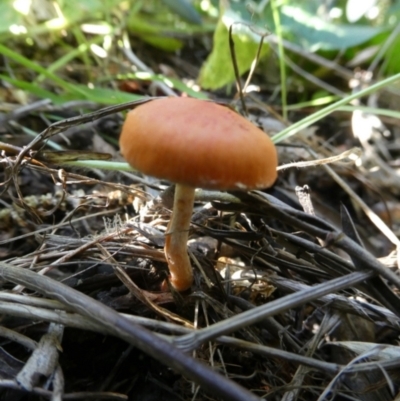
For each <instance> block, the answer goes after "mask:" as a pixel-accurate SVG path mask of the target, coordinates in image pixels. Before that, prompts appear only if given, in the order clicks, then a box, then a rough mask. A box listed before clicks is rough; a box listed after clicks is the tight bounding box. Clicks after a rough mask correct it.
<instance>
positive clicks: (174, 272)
mask: <svg viewBox="0 0 400 401" xmlns="http://www.w3.org/2000/svg"><path fill="white" fill-rule="evenodd" d="M193 202H194V188H192V187H189V186H186V185H180V184H177V185H176V187H175V198H174V207H173V210H172V216H171V220H170V222H169V224H168V228H167V233H166V238H165V247H164V252H165V257H166V258H167V261H168V267H169V272H170V282H171V284H172V286H173V287H174V288H175V289H176V290H177V291H185V290H187V289H189V288H190V286H191V285H192V283H193V270H192V266H191V264H190V259H189V255H188V253H187V241H188V236H189V228H190V220H191V218H192V212H193Z"/></svg>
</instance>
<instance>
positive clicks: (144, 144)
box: [119, 97, 278, 291]
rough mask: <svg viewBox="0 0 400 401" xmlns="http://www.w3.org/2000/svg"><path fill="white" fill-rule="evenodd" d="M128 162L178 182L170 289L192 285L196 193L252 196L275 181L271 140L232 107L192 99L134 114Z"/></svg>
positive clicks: (126, 131) (125, 138)
mask: <svg viewBox="0 0 400 401" xmlns="http://www.w3.org/2000/svg"><path fill="white" fill-rule="evenodd" d="M119 143H120V148H121V153H122V155H123V156H124V158H125V160H126V161H127V162H128V163H129V164H130V165H131V166H132V167H133V168H135V169H137V170H139V171H141V172H142V173H144V174H147V175H151V176H154V177H158V178H163V179H166V180H169V181H171V182H174V183H175V184H176V187H175V197H174V205H173V211H172V216H171V220H170V222H169V224H168V228H167V232H166V240H165V248H164V252H165V256H166V259H167V261H168V267H169V272H170V278H169V280H170V283H171V284H172V286H173V287H174V288H175V289H176V290H177V291H185V290H187V289H189V288H190V286H191V285H192V282H193V271H192V267H191V264H190V259H189V256H188V253H187V240H188V235H189V228H190V220H191V216H192V212H193V203H194V194H195V188H196V187H197V188H204V189H218V190H250V189H257V188H258V189H260V188H267V187H270V186H271V185H272V184H273V183H274V182H275V180H276V177H277V172H276V167H277V163H278V160H277V153H276V149H275V146H274V144H273V143H272V141H271V139H270V138H269V137H268V135H267V134H265V133H264V132H263V131H261V130H260V129H259V128H257V127H256V126H255V125H253V124H252V123H250V122H249V121H248V120H246V119H245V118H244V117H242V116H241V115H239V114H237V113H236V112H234V111H233V110H231V109H230V108H228V107H225V106H222V105H219V104H216V103H213V102H209V101H205V100H198V99H192V98H173V97H171V98H159V99H155V100H152V101H149V102H147V103H144V104H142V105H140V106H138V107H136V108H135V109H134V110H132V111H130V112H129V113H128V115H127V117H126V120H125V123H124V125H123V128H122V133H121V136H120V140H119Z"/></svg>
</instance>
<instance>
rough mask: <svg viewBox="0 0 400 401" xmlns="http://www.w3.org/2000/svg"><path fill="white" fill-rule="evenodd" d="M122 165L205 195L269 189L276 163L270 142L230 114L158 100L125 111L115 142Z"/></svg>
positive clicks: (198, 103) (191, 102)
mask: <svg viewBox="0 0 400 401" xmlns="http://www.w3.org/2000/svg"><path fill="white" fill-rule="evenodd" d="M120 147H121V152H122V154H123V156H124V158H125V160H126V161H127V162H128V163H129V164H130V165H131V166H132V167H133V168H135V169H137V170H140V171H141V172H143V173H144V174H147V175H151V176H154V177H158V178H163V179H167V180H169V181H171V182H174V183H178V184H184V185H189V186H192V187H200V188H206V189H220V190H228V189H240V190H248V189H256V188H267V187H270V186H271V185H272V184H273V183H274V181H275V180H276V177H277V172H276V167H277V164H278V158H277V153H276V149H275V146H274V144H273V142H272V141H271V139H270V138H269V137H268V135H267V134H265V133H264V132H263V131H262V130H260V129H259V128H257V127H256V126H255V125H253V124H252V123H250V122H249V121H247V120H246V119H245V118H243V117H242V116H241V115H239V114H237V113H235V112H234V111H232V110H231V109H229V108H227V107H224V106H221V105H218V104H215V103H212V102H208V101H204V100H198V99H192V98H172V97H171V98H162V99H156V100H153V101H150V102H148V103H145V104H143V105H141V106H138V107H136V108H135V109H134V110H132V111H130V112H129V113H128V115H127V117H126V120H125V123H124V125H123V128H122V133H121V136H120Z"/></svg>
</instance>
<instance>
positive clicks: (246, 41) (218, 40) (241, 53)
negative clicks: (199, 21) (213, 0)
mask: <svg viewBox="0 0 400 401" xmlns="http://www.w3.org/2000/svg"><path fill="white" fill-rule="evenodd" d="M234 22H235V26H234V29H233V35H232V37H233V41H234V44H235V56H236V61H237V65H238V69H239V74H240V75H242V74H244V73H245V72H247V71H248V70H249V69H250V67H251V63H252V62H253V60H254V59H255V57H256V55H257V49H258V46H259V42H260V40H261V37H260V35H257V34H256V33H254V32H253V31H251V30H250V29H249V27H248V26H247V25H243V24H236V22H242V19H241V18H240V16H239V15H238V14H236V13H235V12H234V11H233V10H227V11H226V12H225V13H224V14H223V16H222V18H220V20H219V22H218V24H217V28H216V30H215V32H214V45H213V49H212V52H211V54H210V55H209V57H208V58H207V60H206V62H205V63H204V64H203V66H202V68H201V71H200V76H199V82H200V85H201V87H202V88H204V89H218V88H221V87H222V86H224V85H227V84H230V83H232V82H234V81H235V72H234V69H233V64H232V58H231V53H230V49H229V26H230V25H231V24H232V23H234ZM268 49H269V47H268V45H266V44H264V45H263V48H262V52H261V56H263V55H265V54H266V53H267V51H268Z"/></svg>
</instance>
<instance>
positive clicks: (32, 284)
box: [0, 263, 260, 401]
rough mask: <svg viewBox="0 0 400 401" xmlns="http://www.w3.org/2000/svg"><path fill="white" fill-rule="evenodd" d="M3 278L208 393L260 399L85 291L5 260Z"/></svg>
mask: <svg viewBox="0 0 400 401" xmlns="http://www.w3.org/2000/svg"><path fill="white" fill-rule="evenodd" d="M0 277H1V278H2V279H3V280H5V281H11V282H13V283H15V284H20V285H24V286H26V287H27V288H29V289H31V290H34V291H37V292H39V293H41V294H44V295H46V296H48V297H51V298H54V299H57V300H59V301H60V302H62V303H64V304H66V305H68V306H70V307H71V308H72V309H73V310H75V311H77V312H78V313H80V314H82V315H84V316H87V317H88V318H90V319H93V320H95V321H96V322H97V323H100V324H103V325H104V326H105V327H106V329H107V330H108V331H110V332H111V333H113V334H114V335H115V336H117V337H119V338H122V339H124V340H125V341H126V342H128V343H129V344H132V345H134V346H135V347H137V348H139V349H140V350H142V351H143V352H145V353H147V354H148V355H150V356H152V357H153V358H154V359H156V360H158V361H161V362H162V363H164V364H165V365H168V366H169V367H171V368H172V369H173V370H175V371H176V372H178V373H180V374H182V375H183V376H186V377H188V378H189V379H191V380H193V381H194V382H196V383H197V384H199V385H201V386H203V389H204V390H205V391H207V392H208V393H211V394H214V395H218V396H220V397H222V398H223V399H225V400H227V401H256V400H257V401H260V399H259V398H258V397H257V396H255V395H254V394H252V393H251V392H250V391H248V390H246V389H244V388H243V387H241V386H239V385H238V384H236V383H235V382H232V381H231V380H229V379H227V378H226V377H224V376H221V375H220V374H218V373H217V372H215V371H214V370H212V369H211V368H210V367H208V366H207V365H204V364H203V363H201V362H199V361H197V360H195V359H193V358H191V357H190V356H189V355H186V354H185V353H183V352H182V351H180V350H179V349H178V348H177V347H175V346H173V345H171V344H170V343H169V342H167V341H166V340H164V339H161V338H159V337H158V336H156V335H155V334H153V333H152V332H150V331H149V330H147V329H145V328H143V327H141V326H139V325H137V324H134V323H132V322H130V321H129V320H128V319H126V318H124V317H123V316H121V315H120V314H119V313H117V312H116V311H114V310H113V309H111V308H109V307H107V306H105V305H103V304H101V303H100V302H97V301H95V300H94V299H92V298H90V297H88V296H87V295H85V294H82V293H80V292H78V291H76V290H74V289H72V288H70V287H67V286H66V285H64V284H61V283H59V282H57V281H55V280H53V279H51V278H49V277H45V276H40V275H38V274H37V273H34V272H32V271H29V270H26V269H21V268H18V267H14V266H10V265H8V264H5V263H0Z"/></svg>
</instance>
